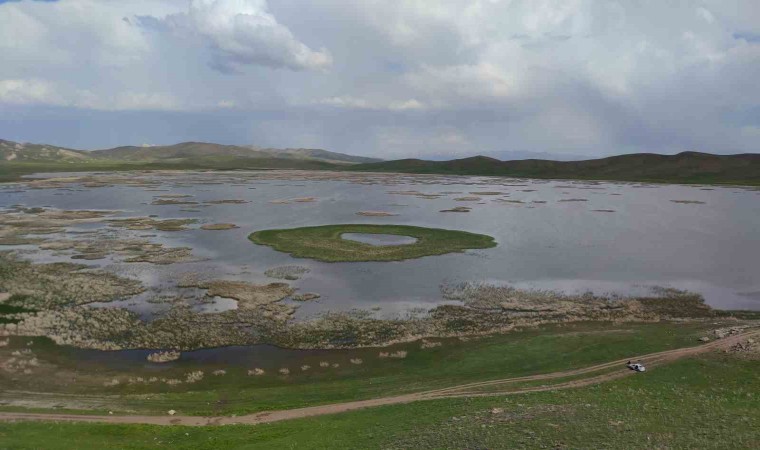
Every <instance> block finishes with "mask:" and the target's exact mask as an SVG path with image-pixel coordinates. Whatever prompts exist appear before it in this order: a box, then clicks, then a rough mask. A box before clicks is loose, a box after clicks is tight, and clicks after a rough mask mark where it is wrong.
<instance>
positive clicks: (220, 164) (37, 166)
mask: <svg viewBox="0 0 760 450" xmlns="http://www.w3.org/2000/svg"><path fill="white" fill-rule="evenodd" d="M340 168H341V166H340V165H337V164H331V163H327V162H322V161H308V160H290V159H279V158H235V157H224V156H218V157H205V158H185V159H181V160H177V161H171V160H169V161H161V162H156V161H134V162H130V161H109V160H105V161H97V160H95V161H86V162H0V183H2V182H10V181H18V180H20V179H22V177H23V176H25V175H31V174H34V173H46V172H124V171H129V170H246V169H248V170H262V169H302V170H338V169H340Z"/></svg>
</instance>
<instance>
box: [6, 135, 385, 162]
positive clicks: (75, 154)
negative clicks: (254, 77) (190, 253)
mask: <svg viewBox="0 0 760 450" xmlns="http://www.w3.org/2000/svg"><path fill="white" fill-rule="evenodd" d="M198 158H201V159H209V158H211V159H213V158H252V159H254V158H255V159H266V160H274V159H286V160H300V161H321V162H327V163H332V164H357V163H372V162H378V161H382V160H380V159H377V158H367V157H363V156H353V155H347V154H345V153H337V152H330V151H327V150H322V149H310V148H286V149H277V148H259V147H254V146H239V145H222V144H213V143H207V142H182V143H180V144H174V145H162V146H142V147H137V146H125V147H116V148H110V149H104V150H93V151H84V150H72V149H68V148H63V147H56V146H52V145H44V144H22V143H18V142H12V141H4V140H0V162H2V161H17V162H21V161H26V162H32V161H34V162H57V163H58V162H86V161H89V162H94V161H123V162H145V163H147V162H183V161H188V160H197V159H198Z"/></svg>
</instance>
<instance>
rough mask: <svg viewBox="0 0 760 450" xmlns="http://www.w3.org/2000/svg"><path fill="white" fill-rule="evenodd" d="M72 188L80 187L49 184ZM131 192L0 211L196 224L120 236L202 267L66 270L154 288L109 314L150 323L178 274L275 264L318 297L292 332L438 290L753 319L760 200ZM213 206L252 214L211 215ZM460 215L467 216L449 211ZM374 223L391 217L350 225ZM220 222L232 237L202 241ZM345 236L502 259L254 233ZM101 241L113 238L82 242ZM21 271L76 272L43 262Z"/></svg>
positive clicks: (396, 188)
mask: <svg viewBox="0 0 760 450" xmlns="http://www.w3.org/2000/svg"><path fill="white" fill-rule="evenodd" d="M67 175H74V174H50V175H46V176H49V177H64V176H67ZM40 176H41V175H36V176H35V177H40ZM76 176H82V174H76ZM97 176H100V177H104V178H105V179H108V177H111V176H113V175H112V174H100V175H97ZM131 179H132V180H138V179H143V180H145V181H146V184H143V185H140V184H124V183H123V182H106V183H103V185H102V186H97V187H87V186H85V184H83V183H82V182H79V181H73V182H71V183H67V184H65V186H58V187H56V188H31V186H27V185H24V184H17V185H4V186H0V208H7V207H11V206H12V205H24V206H27V207H52V208H60V209H104V210H119V211H120V212H119V214H118V215H119V216H121V217H136V216H140V217H144V216H149V215H155V216H157V217H158V218H161V219H164V218H196V219H198V220H199V221H200V223H199V224H198V225H192V226H191V229H190V230H187V231H180V232H162V231H155V230H148V231H144V230H143V231H125V230H118V231H114V233H120V234H119V236H124V235H127V236H130V237H139V236H150V239H151V240H152V241H153V242H158V243H163V244H166V245H169V246H174V247H177V246H188V247H192V248H193V253H194V255H195V256H197V257H198V258H201V260H200V261H196V262H190V263H177V264H171V265H154V264H149V263H124V262H123V261H119V260H113V259H105V260H101V261H80V260H77V261H75V262H79V263H85V264H88V265H92V266H103V267H105V268H106V269H107V270H112V271H114V272H117V273H120V274H123V275H126V276H130V277H135V278H138V279H140V280H142V281H143V282H144V283H145V284H146V285H147V286H149V287H153V288H154V289H153V290H151V291H149V292H148V293H146V294H143V295H141V296H138V297H136V298H133V299H128V300H124V301H121V302H116V303H112V304H114V305H118V306H124V307H128V308H130V309H133V310H135V311H138V312H140V313H141V314H144V315H151V314H153V313H160V312H161V311H162V310H165V309H166V308H168V306H166V305H161V304H154V303H149V302H147V299H148V297H149V295H151V294H156V293H157V292H160V293H162V294H163V293H172V292H181V291H182V289H179V288H177V287H176V281H177V279H178V277H179V276H180V275H181V274H183V273H188V272H195V273H203V274H205V275H209V276H214V277H216V278H225V279H235V280H244V281H249V282H252V283H264V282H274V281H282V280H276V279H273V278H269V277H267V276H266V275H265V274H264V272H265V271H266V270H267V269H269V268H272V267H275V266H283V265H301V266H305V267H308V269H309V272H308V273H306V274H304V275H303V276H302V277H301V278H300V279H299V280H296V281H288V283H290V284H291V285H292V286H294V287H296V288H298V290H299V292H316V293H319V294H320V295H321V298H320V299H319V300H315V301H310V302H305V303H302V304H301V306H300V307H299V309H298V312H297V315H296V317H297V318H303V317H309V316H311V315H314V314H316V313H319V312H322V311H328V310H333V311H334V310H348V309H352V308H360V309H374V310H375V311H377V314H378V315H380V316H396V315H403V314H406V313H407V312H409V311H410V310H414V309H416V308H426V309H427V308H431V307H434V306H436V305H439V304H442V303H446V302H447V301H446V300H444V299H443V297H442V295H441V292H440V285H441V284H443V283H452V282H458V281H486V282H493V283H510V284H513V285H515V286H517V287H522V288H540V289H555V290H561V291H564V292H574V293H577V292H583V291H594V292H596V293H622V294H630V293H637V292H645V291H646V290H647V289H648V288H649V287H652V286H665V287H674V288H679V289H687V290H691V291H696V292H699V293H701V294H703V295H704V297H705V299H706V301H707V303H708V304H710V305H712V306H713V307H716V308H725V309H754V310H758V309H760V265H758V264H757V255H758V254H760V238H759V236H760V232H759V231H760V191H758V190H755V189H745V188H736V187H715V188H713V187H694V186H679V185H643V184H633V183H586V182H572V181H547V180H516V179H507V178H487V177H443V176H416V175H415V176H412V175H408V176H406V175H379V174H374V175H372V174H366V175H365V174H361V175H359V174H346V173H338V174H334V175H330V174H326V173H324V172H320V173H308V172H286V171H278V172H274V171H250V172H185V173H163V174H149V173H135V174H134V176H133V177H131ZM161 195H177V196H179V195H187V196H192V197H186V198H185V199H187V200H189V201H192V202H197V204H196V205H192V204H191V205H176V204H164V205H156V204H151V203H152V202H153V201H154V200H156V197H157V196H161ZM307 196H308V197H313V198H306V199H305V197H307ZM218 200H245V201H247V202H248V203H241V204H233V203H204V202H209V201H211V202H214V201H218ZM676 201H678V202H676ZM681 201H688V202H689V203H683V202H681ZM692 202H700V203H692ZM457 206H463V207H468V208H470V211H469V212H442V211H443V210H450V209H452V208H454V207H457ZM368 210H371V211H384V212H388V213H390V214H394V215H393V216H387V217H382V216H380V217H378V216H375V217H368V216H363V215H357V213H358V212H361V211H368ZM213 223H232V224H235V225H237V226H238V227H239V228H235V229H231V230H220V231H206V230H201V229H199V228H198V227H199V225H202V224H213ZM339 223H362V224H402V225H416V226H425V227H435V228H448V229H455V230H464V231H470V232H475V233H482V234H487V235H490V236H493V237H494V238H495V239H496V241H497V243H498V246H497V247H495V248H490V249H485V250H470V251H465V252H463V253H453V254H447V255H441V256H429V257H424V258H419V259H413V260H406V261H397V262H367V263H323V262H318V261H314V260H309V259H295V258H292V257H290V256H289V255H288V254H285V253H281V252H278V251H276V250H273V249H272V248H270V247H266V246H260V245H255V244H253V243H251V242H250V241H249V240H248V235H249V234H250V233H252V232H254V231H257V230H264V229H270V228H291V227H301V226H312V225H327V224H339ZM98 227H102V228H106V227H107V225H106V224H88V225H86V226H82V227H76V229H81V230H85V229H93V228H98ZM46 237H48V236H46ZM69 237H70V236H69ZM344 237H345V235H344ZM377 237H378V236H374V238H377ZM393 238H394V239H397V238H399V237H398V236H393ZM373 244H374V243H373ZM381 245H387V244H381ZM393 245H396V244H393ZM13 248H16V247H13V246H4V247H0V250H2V249H13ZM18 248H21V249H30V250H31V248H29V247H25V246H21V247H18ZM23 256H24V257H27V258H30V259H32V260H37V261H68V260H70V259H69V258H70V256H66V255H60V254H59V255H54V254H53V252H50V251H36V252H30V253H26V254H24V255H23ZM234 305H235V302H234V301H230V300H228V299H219V298H217V299H215V300H213V301H211V302H210V303H207V304H203V305H199V306H198V309H199V310H201V311H218V310H223V309H225V308H230V307H234Z"/></svg>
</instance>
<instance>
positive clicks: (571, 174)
mask: <svg viewBox="0 0 760 450" xmlns="http://www.w3.org/2000/svg"><path fill="white" fill-rule="evenodd" d="M351 170H357V171H374V172H402V173H435V174H450V175H492V176H511V177H519V178H554V179H588V180H621V181H662V182H672V183H736V184H751V185H757V184H760V154H756V153H744V154H738V155H713V154H710V153H700V152H682V153H678V154H676V155H659V154H655V153H632V154H628V155H619V156H610V157H607V158H599V159H590V160H585V161H551V160H544V159H524V160H514V161H501V160H498V159H495V158H489V157H485V156H473V157H470V158H463V159H454V160H450V161H427V160H422V159H400V160H395V161H383V162H377V163H370V164H358V165H355V166H352V167H351Z"/></svg>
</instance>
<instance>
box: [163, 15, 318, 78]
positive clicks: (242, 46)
mask: <svg viewBox="0 0 760 450" xmlns="http://www.w3.org/2000/svg"><path fill="white" fill-rule="evenodd" d="M165 22H166V23H167V24H168V25H169V26H170V27H171V28H173V29H175V30H176V31H180V32H190V33H194V34H197V35H199V36H202V37H203V38H204V39H205V40H206V41H207V42H208V44H209V45H210V47H211V50H212V53H213V57H214V61H213V65H214V66H215V67H217V68H219V69H220V70H223V71H229V70H236V69H238V68H239V67H240V66H245V65H260V66H267V67H272V68H287V69H291V70H320V69H326V68H328V67H329V66H330V65H331V64H332V57H331V55H330V53H329V52H328V51H327V50H326V49H320V50H318V51H315V50H312V49H310V48H309V47H308V46H306V45H305V44H304V43H302V42H300V41H299V40H298V39H296V37H295V36H293V33H291V31H290V30H289V29H288V28H287V27H285V26H283V25H281V24H279V23H278V22H277V19H276V18H275V17H274V16H273V15H272V14H270V13H269V12H268V10H267V2H266V1H265V0H191V1H190V9H189V11H188V12H187V13H179V14H173V15H170V16H168V17H167V18H166V20H165Z"/></svg>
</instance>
